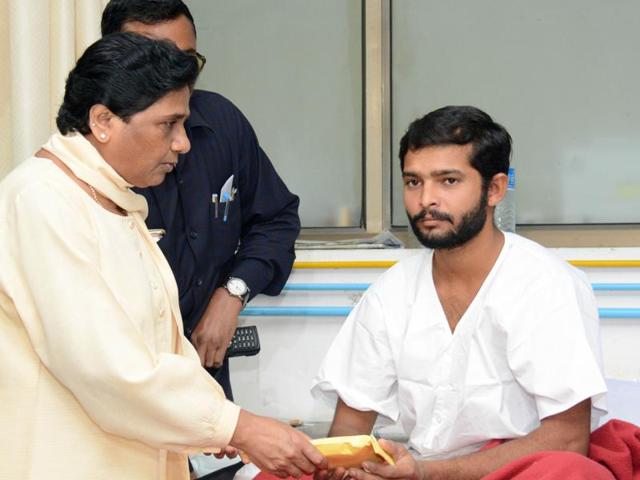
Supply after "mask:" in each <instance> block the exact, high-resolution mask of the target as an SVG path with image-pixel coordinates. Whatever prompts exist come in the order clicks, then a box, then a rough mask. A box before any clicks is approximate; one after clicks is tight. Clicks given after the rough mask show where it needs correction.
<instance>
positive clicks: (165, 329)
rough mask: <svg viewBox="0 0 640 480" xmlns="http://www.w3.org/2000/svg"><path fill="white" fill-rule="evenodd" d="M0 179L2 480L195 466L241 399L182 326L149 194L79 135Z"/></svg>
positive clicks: (140, 473)
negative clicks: (49, 156)
mask: <svg viewBox="0 0 640 480" xmlns="http://www.w3.org/2000/svg"><path fill="white" fill-rule="evenodd" d="M44 148H45V149H47V150H48V151H50V152H52V153H53V154H55V155H56V156H58V157H59V158H60V159H61V160H62V161H63V162H64V163H65V164H66V165H67V166H68V167H69V168H70V169H71V170H72V171H73V172H74V173H75V175H76V176H78V177H79V178H81V179H82V180H84V181H86V182H87V183H89V184H91V185H93V186H94V187H95V189H96V190H98V191H100V192H101V193H103V194H104V195H106V196H107V197H109V198H111V199H112V200H114V201H115V202H116V203H117V204H118V205H119V206H120V207H122V208H124V209H125V210H126V211H127V216H126V217H121V216H118V215H115V214H112V213H110V212H108V211H107V210H104V209H103V208H102V207H100V206H99V205H98V204H97V203H96V202H95V201H94V200H93V199H92V198H91V197H89V195H87V193H86V192H85V191H83V190H82V189H81V188H80V187H79V186H78V185H77V184H76V183H75V182H74V181H73V180H72V179H71V178H69V177H68V176H67V175H66V174H65V173H64V172H63V171H62V170H61V169H60V168H58V167H57V166H56V165H55V164H54V163H53V162H51V161H50V160H46V159H42V158H36V157H33V158H30V159H28V160H26V161H25V162H23V163H22V164H21V165H20V166H19V167H18V168H16V169H15V170H14V171H13V172H12V173H11V174H9V175H8V176H7V177H6V178H5V179H4V180H3V181H2V183H0V352H1V354H2V361H1V362H0V435H1V436H2V439H3V441H2V444H3V446H2V447H0V479H2V480H4V479H11V480H18V479H20V480H31V479H34V480H35V479H38V480H41V479H43V478H47V479H49V480H54V479H64V480H73V479H83V480H86V479H96V480H98V479H109V480H114V479H118V480H125V479H132V480H133V479H135V480H145V479H172V480H173V479H186V478H188V471H187V462H186V454H187V453H189V452H195V451H201V450H211V449H213V448H216V447H222V446H224V445H226V444H227V443H228V442H229V440H230V438H231V436H232V434H233V431H234V429H235V425H236V422H237V418H238V413H239V409H238V407H237V406H235V405H233V404H232V403H230V402H228V401H227V400H225V399H224V395H223V393H222V390H221V389H220V387H219V386H218V384H217V383H215V381H214V380H213V379H212V378H211V377H210V375H209V374H208V373H207V372H206V371H205V370H204V369H202V368H201V367H200V363H199V361H198V357H197V354H196V352H195V350H194V349H193V347H192V346H191V345H190V344H189V342H188V341H187V340H186V339H185V338H184V336H183V335H182V321H181V318H180V314H179V310H178V299H177V296H178V293H177V288H176V285H175V281H174V280H173V276H172V274H171V270H170V268H169V265H168V264H167V263H166V261H165V260H164V257H163V256H162V252H161V251H160V249H159V248H158V247H157V245H156V244H155V242H154V241H153V239H152V238H151V236H150V235H149V232H148V231H147V229H146V227H145V225H144V217H145V216H146V202H145V201H144V198H143V197H141V196H139V195H137V194H135V193H133V192H132V191H131V190H130V188H129V187H130V185H128V184H127V183H126V182H125V181H124V180H123V179H122V178H121V177H120V176H119V175H118V174H117V173H116V172H115V171H114V170H113V169H111V167H109V165H108V164H106V162H104V160H103V159H102V158H101V157H100V155H99V154H98V153H97V151H96V150H95V149H94V148H93V146H91V144H90V143H89V142H88V141H87V140H86V139H85V138H84V137H82V136H81V135H72V136H67V137H63V136H61V135H54V136H52V138H51V139H50V141H49V143H48V144H47V145H45V147H44Z"/></svg>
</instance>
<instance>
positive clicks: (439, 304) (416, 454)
mask: <svg viewBox="0 0 640 480" xmlns="http://www.w3.org/2000/svg"><path fill="white" fill-rule="evenodd" d="M510 155H511V138H510V136H509V134H508V133H507V131H506V130H505V129H504V128H503V127H502V126H500V125H498V124H497V123H495V122H494V121H493V120H492V119H491V117H490V116H489V115H487V114H486V113H484V112H482V111H480V110H478V109H477V108H473V107H445V108H441V109H439V110H436V111H434V112H431V113H429V114H428V115H426V116H424V117H423V118H420V119H418V120H416V121H414V122H413V123H412V124H411V125H410V127H409V130H408V131H407V133H406V134H405V135H404V137H403V138H402V141H401V144H400V162H401V167H402V176H403V179H404V203H405V207H406V210H407V215H408V217H409V219H410V221H411V226H412V227H413V231H414V232H415V234H416V236H417V237H418V239H419V240H420V242H421V243H422V244H423V245H424V246H425V247H427V248H428V250H425V251H423V252H421V253H420V254H418V255H417V256H415V257H412V258H409V259H406V260H403V261H401V262H399V263H398V264H397V265H395V266H394V267H393V268H391V269H389V270H388V271H387V272H385V273H384V274H383V275H382V276H381V277H380V279H379V280H378V281H377V282H376V283H375V284H374V285H373V286H372V287H371V288H370V289H369V290H368V291H367V293H366V294H365V295H364V296H363V298H362V300H361V301H360V302H359V304H358V305H357V306H356V308H355V309H354V310H353V312H352V313H351V315H350V316H349V317H348V319H347V320H346V322H345V324H344V326H343V327H342V329H341V331H340V333H339V334H338V336H337V337H336V339H335V341H334V342H333V344H332V346H331V348H330V350H329V352H328V354H327V356H326V358H325V359H324V362H323V364H322V367H321V369H320V371H319V373H318V375H317V377H316V378H315V379H314V386H313V392H314V394H316V395H324V396H327V397H329V398H334V399H335V397H336V395H337V397H338V401H337V407H336V412H335V416H334V420H333V424H332V427H331V431H330V435H331V436H336V435H355V434H366V433H370V432H371V429H372V427H373V425H374V422H375V421H376V419H377V417H378V416H379V415H381V416H383V417H386V418H388V419H390V420H392V421H399V422H400V423H401V424H402V426H403V428H404V430H405V431H406V433H407V434H408V436H409V442H408V446H409V448H410V452H408V451H407V450H405V449H404V448H403V447H401V446H399V445H397V444H393V443H391V442H388V443H383V445H384V446H385V447H386V448H388V449H389V450H390V451H391V452H392V453H393V454H394V456H395V457H396V460H397V461H398V466H396V467H391V466H386V467H380V466H375V465H366V469H365V470H366V471H364V470H360V469H353V470H350V471H349V472H348V474H349V476H351V477H352V478H356V479H358V480H361V479H367V480H368V479H373V478H379V477H383V478H384V477H387V478H411V479H412V480H416V479H432V478H433V479H437V478H448V479H458V478H460V479H477V478H482V477H484V476H485V475H487V474H489V473H490V472H494V471H496V470H497V469H499V468H500V467H503V466H504V465H507V464H509V463H510V462H512V461H514V460H516V459H518V458H521V457H524V456H525V455H528V454H533V453H535V452H541V451H549V450H555V451H561V452H563V454H566V455H567V456H568V457H569V458H570V459H571V462H572V465H573V464H575V463H576V462H577V463H578V464H581V463H585V464H586V462H591V463H593V464H595V462H592V461H591V460H588V459H587V458H586V457H584V455H586V453H587V450H588V448H589V438H590V431H591V428H592V426H595V425H597V423H598V419H599V417H600V416H601V415H602V414H603V413H604V412H605V411H606V385H605V382H604V378H603V373H602V362H601V354H600V347H599V332H598V311H597V308H596V302H595V298H594V295H593V293H592V291H591V288H590V285H589V283H588V282H587V280H586V277H585V276H584V275H583V274H582V273H581V272H579V271H578V270H576V269H575V268H573V267H571V266H570V265H568V264H567V263H566V262H564V261H562V260H561V259H559V258H556V257H555V256H554V255H553V254H551V253H550V252H549V251H547V250H546V249H545V248H543V247H541V246H540V245H538V244H536V243H534V242H532V241H529V240H527V239H525V238H522V237H520V236H518V235H515V234H511V233H505V232H502V231H500V230H499V229H498V228H497V227H496V226H495V224H494V219H493V216H494V209H495V206H496V205H497V204H498V203H499V202H500V200H501V199H502V198H503V196H504V195H505V192H506V188H507V172H508V169H509V157H510ZM495 439H506V440H508V441H506V442H503V443H502V444H500V445H499V446H495V447H493V448H488V447H490V446H492V445H489V442H490V441H491V440H495ZM576 459H577V460H576ZM587 465H588V464H587ZM596 466H597V465H596ZM576 468H577V467H576ZM587 470H588V468H587ZM344 473H345V472H344V470H342V469H340V470H336V471H333V472H329V473H328V474H327V473H326V472H325V473H323V474H320V475H318V476H319V477H323V476H324V477H337V478H340V476H342V475H343V474H344ZM591 474H592V475H593V472H591ZM590 478H600V477H598V476H597V475H593V476H592V477H590ZM603 478H606V477H603Z"/></svg>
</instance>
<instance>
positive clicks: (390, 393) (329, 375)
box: [311, 291, 399, 421]
mask: <svg viewBox="0 0 640 480" xmlns="http://www.w3.org/2000/svg"><path fill="white" fill-rule="evenodd" d="M311 393H312V394H313V396H314V397H316V398H318V397H323V398H324V399H325V400H327V401H330V402H331V401H333V402H335V400H336V397H340V399H341V400H342V401H343V402H344V403H346V404H347V405H349V406H350V407H351V408H355V409H356V410H361V411H375V412H378V414H380V415H384V416H385V417H387V418H389V419H391V420H392V421H397V420H398V418H399V406H398V395H397V372H396V367H395V363H394V360H393V354H392V351H391V348H390V345H389V337H388V335H387V332H386V328H385V322H384V313H383V309H382V307H381V305H380V302H379V299H378V298H377V296H376V295H375V294H374V293H373V292H371V291H369V292H367V293H366V294H365V295H364V296H363V297H362V299H361V300H360V302H359V303H358V305H357V306H356V307H355V308H354V309H353V311H352V312H351V314H350V315H349V316H348V317H347V319H346V320H345V323H344V325H343V326H342V328H341V329H340V332H339V333H338V335H337V336H336V338H335V339H334V341H333V343H332V345H331V347H330V348H329V351H328V352H327V355H326V356H325V358H324V360H323V362H322V365H321V367H320V370H319V372H318V374H317V375H316V377H315V378H314V379H313V382H312V387H311Z"/></svg>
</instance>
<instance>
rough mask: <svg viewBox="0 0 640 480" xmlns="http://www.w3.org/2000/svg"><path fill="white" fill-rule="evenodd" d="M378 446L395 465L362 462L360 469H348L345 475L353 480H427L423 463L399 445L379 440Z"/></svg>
mask: <svg viewBox="0 0 640 480" xmlns="http://www.w3.org/2000/svg"><path fill="white" fill-rule="evenodd" d="M379 442H380V446H381V447H382V448H384V449H385V450H386V451H387V453H389V454H390V455H391V456H392V457H393V459H394V460H395V462H396V464H395V465H387V464H381V463H372V462H363V464H362V469H360V468H350V469H349V470H348V471H347V475H348V476H349V477H350V478H353V479H354V480H380V479H398V480H427V478H428V477H427V476H426V475H425V471H424V463H423V462H418V461H416V459H415V458H413V457H412V456H411V454H410V453H409V451H408V450H407V449H406V448H404V447H403V446H402V445H401V444H399V443H395V442H391V441H389V440H384V439H380V440H379Z"/></svg>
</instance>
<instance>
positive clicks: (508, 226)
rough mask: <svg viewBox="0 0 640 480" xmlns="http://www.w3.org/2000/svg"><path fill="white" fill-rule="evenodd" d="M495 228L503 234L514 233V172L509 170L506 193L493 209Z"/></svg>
mask: <svg viewBox="0 0 640 480" xmlns="http://www.w3.org/2000/svg"><path fill="white" fill-rule="evenodd" d="M494 216H495V222H496V226H497V227H498V228H499V229H500V230H502V231H504V232H515V231H516V170H515V169H514V168H509V182H508V186H507V193H506V195H505V196H504V198H503V199H502V201H501V202H500V203H499V204H498V205H497V206H496V209H495V213H494Z"/></svg>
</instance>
